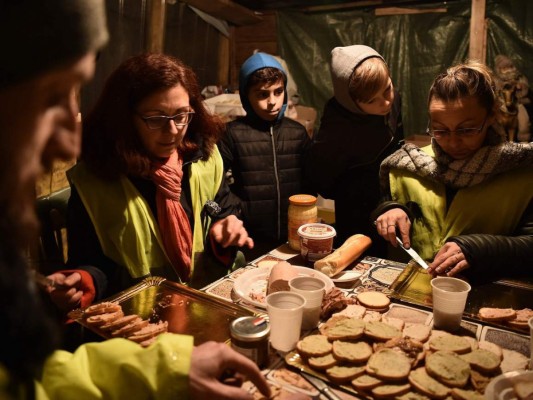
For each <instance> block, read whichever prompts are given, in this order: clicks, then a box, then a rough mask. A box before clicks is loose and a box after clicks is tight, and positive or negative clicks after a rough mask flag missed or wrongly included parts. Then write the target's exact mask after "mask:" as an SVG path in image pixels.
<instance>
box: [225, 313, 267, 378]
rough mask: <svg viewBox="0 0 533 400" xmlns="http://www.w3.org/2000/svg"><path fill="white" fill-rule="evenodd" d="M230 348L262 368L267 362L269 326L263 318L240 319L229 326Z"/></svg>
mask: <svg viewBox="0 0 533 400" xmlns="http://www.w3.org/2000/svg"><path fill="white" fill-rule="evenodd" d="M230 334H231V347H232V348H233V349H234V350H235V351H237V352H239V353H241V354H242V355H244V356H245V357H248V358H249V359H250V360H252V361H253V362H255V363H256V364H257V366H258V367H263V366H264V365H265V364H266V362H267V360H268V338H269V335H270V325H269V323H268V321H267V320H266V319H264V318H260V317H259V318H258V317H240V318H237V319H236V320H234V321H233V322H232V323H231V324H230Z"/></svg>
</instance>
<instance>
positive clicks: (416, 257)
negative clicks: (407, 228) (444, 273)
mask: <svg viewBox="0 0 533 400" xmlns="http://www.w3.org/2000/svg"><path fill="white" fill-rule="evenodd" d="M396 241H397V242H398V244H399V245H400V247H401V248H402V249H404V251H405V252H407V254H409V255H410V256H411V257H412V258H413V260H415V261H416V262H417V264H418V265H420V266H421V267H422V268H424V269H425V270H427V269H428V268H429V265H427V263H426V262H425V261H424V260H422V257H420V256H419V255H418V253H417V252H416V251H415V250H414V249H413V248H412V247H411V248H409V249H406V248H405V247H404V245H403V242H402V239H400V238H399V237H398V236H396Z"/></svg>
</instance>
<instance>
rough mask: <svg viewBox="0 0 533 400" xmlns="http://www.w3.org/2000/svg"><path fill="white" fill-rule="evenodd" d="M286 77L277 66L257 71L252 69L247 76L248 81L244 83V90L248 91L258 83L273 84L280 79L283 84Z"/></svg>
mask: <svg viewBox="0 0 533 400" xmlns="http://www.w3.org/2000/svg"><path fill="white" fill-rule="evenodd" d="M286 79H287V78H286V77H285V74H284V73H283V72H282V71H280V70H279V69H277V68H274V67H266V68H261V69H258V70H257V71H254V73H253V74H251V75H250V78H248V82H247V83H246V91H247V92H248V91H249V90H250V89H251V88H252V87H253V86H255V85H257V84H258V83H262V84H270V85H273V84H274V83H277V82H279V81H281V82H283V84H284V85H285V83H286Z"/></svg>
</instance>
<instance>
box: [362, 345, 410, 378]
mask: <svg viewBox="0 0 533 400" xmlns="http://www.w3.org/2000/svg"><path fill="white" fill-rule="evenodd" d="M410 371H411V360H410V359H409V358H408V357H407V356H406V355H405V354H403V353H401V352H398V351H395V350H392V349H381V350H379V351H377V352H376V353H374V354H372V356H370V359H369V360H368V362H367V364H366V372H367V373H368V374H369V375H372V376H375V377H376V378H379V379H381V380H384V381H399V380H403V379H405V378H407V376H408V375H409V372H410Z"/></svg>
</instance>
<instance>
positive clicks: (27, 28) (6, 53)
mask: <svg viewBox="0 0 533 400" xmlns="http://www.w3.org/2000/svg"><path fill="white" fill-rule="evenodd" d="M108 37H109V36H108V32H107V28H106V19H105V6H104V0H0V54H1V55H0V89H3V88H6V87H7V86H10V85H13V84H16V83H18V82H20V81H22V80H25V79H29V78H32V77H33V76H36V75H39V74H41V73H43V72H46V71H47V70H49V69H51V68H54V67H57V66H61V65H63V64H67V63H69V62H73V61H75V60H76V59H78V58H80V57H82V56H83V55H85V54H86V53H88V52H89V51H96V50H98V49H100V48H101V47H102V46H103V45H104V44H105V43H106V42H107V40H108Z"/></svg>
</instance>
